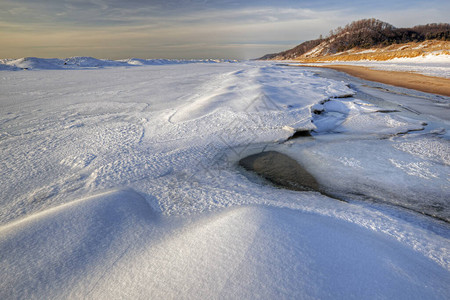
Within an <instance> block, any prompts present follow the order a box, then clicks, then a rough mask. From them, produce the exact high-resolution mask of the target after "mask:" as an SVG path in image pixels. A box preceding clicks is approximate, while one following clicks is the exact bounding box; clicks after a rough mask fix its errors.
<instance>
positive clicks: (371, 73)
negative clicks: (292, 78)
mask: <svg viewBox="0 0 450 300" xmlns="http://www.w3.org/2000/svg"><path fill="white" fill-rule="evenodd" d="M295 66H299V67H313V68H328V69H333V70H336V71H340V72H344V73H347V74H348V75H351V76H354V77H358V78H361V79H364V80H369V81H376V82H380V83H384V84H389V85H394V86H397V87H402V88H408V89H413V90H418V91H421V92H425V93H431V94H438V95H441V96H447V97H450V79H448V78H443V77H433V76H427V75H422V74H418V73H410V72H401V71H385V70H374V69H370V68H368V67H362V66H352V65H322V66H316V65H315V66H311V65H304V64H298V65H295Z"/></svg>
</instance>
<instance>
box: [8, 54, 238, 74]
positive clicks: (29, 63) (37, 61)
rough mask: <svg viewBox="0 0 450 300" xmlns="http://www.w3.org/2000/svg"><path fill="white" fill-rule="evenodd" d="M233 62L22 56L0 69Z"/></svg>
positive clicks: (84, 67)
mask: <svg viewBox="0 0 450 300" xmlns="http://www.w3.org/2000/svg"><path fill="white" fill-rule="evenodd" d="M218 62H235V61H232V60H224V59H197V60H194V59H193V60H182V59H137V58H131V59H122V60H108V59H97V58H93V57H82V56H81V57H80V56H76V57H70V58H65V59H59V58H38V57H24V58H19V59H0V71H1V70H61V69H94V68H95V69H98V68H106V67H133V66H143V65H169V64H191V63H218Z"/></svg>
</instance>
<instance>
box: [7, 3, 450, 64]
mask: <svg viewBox="0 0 450 300" xmlns="http://www.w3.org/2000/svg"><path fill="white" fill-rule="evenodd" d="M430 1H431V2H430V3H436V2H438V3H440V5H438V6H435V7H436V8H434V9H433V8H430V7H433V6H432V5H428V7H427V9H423V7H422V6H417V5H418V4H417V5H416V7H409V6H411V5H410V4H408V5H409V6H408V7H409V8H408V9H404V7H402V6H400V8H396V7H398V6H396V5H393V4H390V6H387V4H386V3H388V2H389V3H390V2H391V1H386V0H380V1H378V2H377V3H376V5H375V4H374V2H373V1H356V0H349V1H347V2H346V6H345V7H344V6H343V5H342V3H340V5H336V2H335V1H333V2H330V1H325V0H317V1H314V2H311V1H304V2H302V1H290V0H280V1H254V0H249V1H246V2H245V3H244V4H242V3H240V2H242V1H234V0H221V1H219V0H215V1H210V0H184V1H180V0H165V1H159V0H158V1H142V0H129V1H118V0H72V1H68V0H40V1H34V0H15V1H12V0H4V1H3V2H2V4H1V6H2V9H1V10H0V20H1V21H0V43H1V44H2V45H3V47H1V48H0V57H20V56H42V57H53V56H54V57H67V56H72V55H87V56H97V57H109V58H126V57H131V56H134V57H142V58H154V57H165V58H177V57H178V58H201V57H230V58H253V57H258V56H260V55H263V54H265V53H267V52H276V51H281V50H285V49H287V48H289V47H291V46H294V45H296V44H299V43H300V42H301V41H304V40H308V39H313V38H317V37H318V36H319V35H320V34H324V35H326V34H327V33H328V31H329V30H330V29H333V28H336V27H337V26H343V25H345V24H347V23H349V22H351V21H354V20H357V19H361V18H368V17H378V18H380V19H382V20H386V21H388V22H392V23H393V25H395V26H411V25H416V24H417V22H418V20H420V23H429V22H439V21H440V20H441V19H443V20H445V19H446V14H445V13H444V12H446V11H448V9H446V8H449V4H445V2H444V1H440V2H439V1H438V0H430ZM416 2H417V1H416ZM397 3H398V2H397ZM408 3H413V4H414V3H415V0H411V1H409V2H408ZM353 4H355V5H353ZM356 4H359V5H356ZM404 5H406V4H404ZM421 5H422V4H421ZM421 13H422V14H421ZM408 21H409V22H410V23H408ZM396 22H397V23H396Z"/></svg>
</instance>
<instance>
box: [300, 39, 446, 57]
mask: <svg viewBox="0 0 450 300" xmlns="http://www.w3.org/2000/svg"><path fill="white" fill-rule="evenodd" d="M433 52H434V53H436V52H438V53H439V54H447V55H450V42H449V41H439V40H430V41H425V42H420V43H415V42H411V43H407V44H395V45H390V46H388V47H383V48H372V49H355V48H354V49H351V50H348V51H345V52H340V53H336V54H332V55H326V56H319V57H299V58H298V59H297V60H298V61H301V62H325V61H359V60H375V61H384V60H390V59H393V58H404V57H407V58H412V57H418V56H422V55H426V54H430V53H433Z"/></svg>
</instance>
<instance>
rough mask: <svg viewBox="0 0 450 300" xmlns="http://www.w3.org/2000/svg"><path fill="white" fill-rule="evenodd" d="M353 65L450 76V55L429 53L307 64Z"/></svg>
mask: <svg viewBox="0 0 450 300" xmlns="http://www.w3.org/2000/svg"><path fill="white" fill-rule="evenodd" d="M324 64H327V65H332V64H337V65H354V66H363V67H369V68H372V69H375V70H386V71H400V72H415V73H419V74H423V75H428V76H434V77H444V78H450V55H448V54H442V53H431V54H427V55H423V56H417V57H411V58H407V57H404V58H394V59H391V60H386V61H374V60H361V61H330V62H324V63H308V65H312V66H314V65H324Z"/></svg>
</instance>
